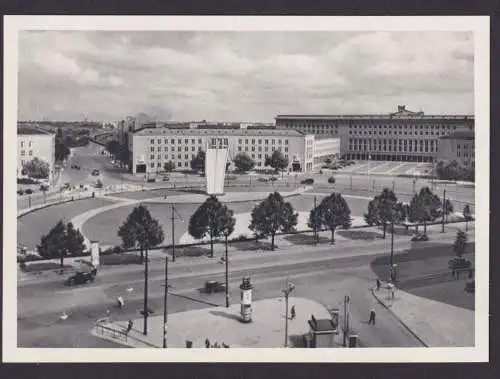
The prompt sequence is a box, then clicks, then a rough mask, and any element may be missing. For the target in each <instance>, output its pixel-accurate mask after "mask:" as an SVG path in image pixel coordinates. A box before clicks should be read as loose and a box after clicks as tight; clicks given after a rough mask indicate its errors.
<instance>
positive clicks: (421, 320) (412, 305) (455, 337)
mask: <svg viewBox="0 0 500 379" xmlns="http://www.w3.org/2000/svg"><path fill="white" fill-rule="evenodd" d="M464 285H465V284H464ZM373 296H375V298H376V299H377V300H378V301H379V303H381V304H382V305H383V306H384V307H385V308H387V309H388V310H389V311H391V312H392V313H393V314H394V315H395V316H396V317H397V318H398V319H399V321H400V322H401V323H402V324H403V325H404V326H405V327H406V328H408V329H410V330H411V331H412V332H413V333H414V334H416V335H417V336H418V338H419V339H420V340H422V341H423V342H424V343H425V344H426V345H427V346H428V347H471V346H474V345H475V341H474V325H475V324H474V319H475V312H474V311H471V310H468V309H464V308H460V307H454V306H452V305H449V304H445V303H442V302H438V301H434V300H430V299H426V298H424V297H420V296H415V295H412V294H410V293H408V292H405V291H401V290H396V292H395V297H394V300H391V299H390V298H389V294H388V291H387V289H384V288H381V289H380V290H379V291H373Z"/></svg>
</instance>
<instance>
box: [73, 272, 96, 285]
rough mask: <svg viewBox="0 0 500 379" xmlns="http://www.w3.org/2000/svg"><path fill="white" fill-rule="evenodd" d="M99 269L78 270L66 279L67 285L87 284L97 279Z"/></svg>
mask: <svg viewBox="0 0 500 379" xmlns="http://www.w3.org/2000/svg"><path fill="white" fill-rule="evenodd" d="M96 274H97V270H96V269H93V270H90V271H77V272H76V273H75V274H74V275H71V276H70V277H69V278H68V279H67V280H66V285H68V286H70V287H72V286H74V285H79V284H87V283H89V282H93V281H94V280H95V277H96Z"/></svg>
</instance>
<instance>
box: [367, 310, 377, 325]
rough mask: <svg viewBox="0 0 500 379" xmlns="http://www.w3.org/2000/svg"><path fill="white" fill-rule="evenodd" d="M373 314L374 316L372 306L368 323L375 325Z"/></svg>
mask: <svg viewBox="0 0 500 379" xmlns="http://www.w3.org/2000/svg"><path fill="white" fill-rule="evenodd" d="M375 316H376V314H375V310H374V309H373V308H372V309H370V319H369V320H368V325H371V324H373V325H375Z"/></svg>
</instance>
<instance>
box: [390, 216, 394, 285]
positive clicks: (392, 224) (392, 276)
mask: <svg viewBox="0 0 500 379" xmlns="http://www.w3.org/2000/svg"><path fill="white" fill-rule="evenodd" d="M390 279H391V282H392V281H394V220H393V221H392V222H391V268H390Z"/></svg>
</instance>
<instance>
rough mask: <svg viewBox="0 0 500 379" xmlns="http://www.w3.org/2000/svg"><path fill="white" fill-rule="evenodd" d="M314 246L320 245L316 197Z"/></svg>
mask: <svg viewBox="0 0 500 379" xmlns="http://www.w3.org/2000/svg"><path fill="white" fill-rule="evenodd" d="M313 209H314V233H313V237H314V246H316V245H317V243H318V230H317V229H318V209H317V208H316V196H314V208H313Z"/></svg>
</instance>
